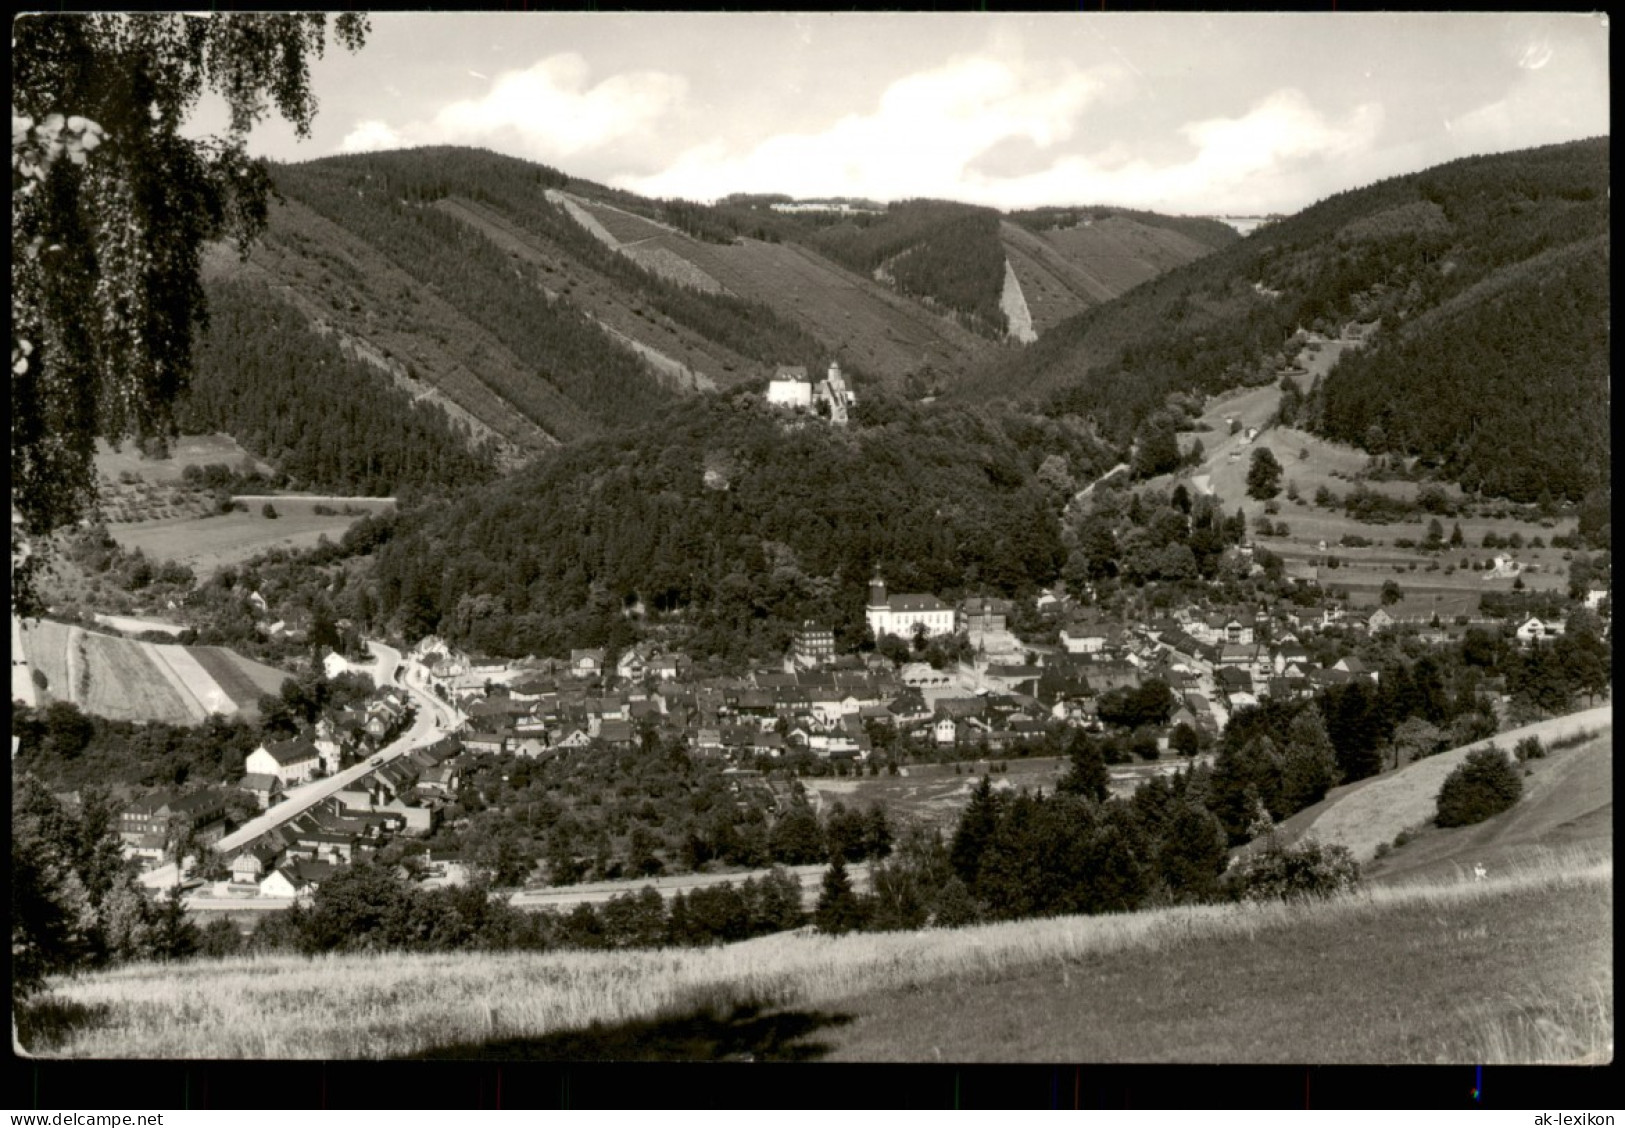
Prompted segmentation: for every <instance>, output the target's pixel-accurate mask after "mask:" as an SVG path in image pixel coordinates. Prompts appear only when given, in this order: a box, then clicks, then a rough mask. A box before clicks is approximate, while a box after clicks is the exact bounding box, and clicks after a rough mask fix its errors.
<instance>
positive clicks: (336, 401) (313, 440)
mask: <svg viewBox="0 0 1625 1128" xmlns="http://www.w3.org/2000/svg"><path fill="white" fill-rule="evenodd" d="M208 295H209V314H210V316H209V326H208V328H207V330H206V331H205V332H204V333H202V334H201V335H200V336H199V338H198V342H197V346H196V348H195V350H194V361H195V365H196V367H195V370H194V373H193V377H192V383H191V386H190V388H189V390H188V392H187V394H186V395H185V396H184V397H183V398H182V399H181V401H180V403H179V404H178V405H177V407H176V417H177V421H178V422H179V424H180V427H181V430H182V431H183V432H185V433H188V434H204V433H208V432H211V431H223V432H226V433H228V434H230V435H232V436H233V437H235V438H236V439H237V440H238V441H239V442H240V443H242V444H243V446H245V447H246V448H247V449H248V450H250V451H252V452H253V453H254V454H256V455H258V456H259V457H261V458H266V459H270V460H272V461H273V462H275V463H276V464H277V466H278V468H279V469H280V470H281V471H282V472H283V474H285V475H286V476H287V478H288V479H289V482H290V484H291V485H292V487H293V488H295V489H302V490H315V491H320V492H329V493H343V494H367V495H372V496H388V495H392V494H394V493H396V492H397V491H399V490H401V489H402V488H403V487H417V488H429V489H433V490H439V489H454V488H457V487H459V486H465V485H471V484H474V483H477V482H483V481H488V480H489V479H490V478H492V477H493V476H494V474H495V468H494V466H493V463H492V459H491V457H490V455H489V454H488V453H487V452H485V451H484V450H476V449H471V446H470V440H469V436H468V435H466V434H464V433H463V432H462V431H461V430H460V429H459V428H457V427H456V426H455V425H453V424H452V423H451V422H450V421H448V419H447V418H446V414H445V412H444V411H442V410H440V409H439V408H437V407H434V406H432V405H429V404H421V403H413V402H412V400H411V398H410V397H409V396H408V395H407V393H406V392H404V391H401V390H399V389H397V388H394V387H392V386H391V385H390V383H389V380H388V378H387V377H385V376H384V375H383V374H381V373H380V372H379V371H378V370H377V369H376V368H374V367H372V366H370V365H367V364H365V363H363V362H361V361H359V360H355V359H352V358H351V357H348V356H346V355H345V354H344V353H343V352H342V351H341V350H340V349H339V347H338V345H337V343H336V342H335V341H334V340H332V338H330V337H323V336H320V335H318V334H317V333H316V332H314V331H313V330H312V329H311V328H310V327H309V326H308V325H307V324H306V323H305V321H304V319H303V318H302V317H301V316H300V315H299V313H298V312H297V311H296V310H294V309H293V308H292V307H290V306H289V305H287V304H286V303H285V302H283V301H281V300H279V299H278V298H277V297H275V296H274V295H271V294H267V293H266V292H265V291H264V290H262V289H260V288H259V287H256V286H252V285H250V284H248V283H244V282H231V281H219V282H213V283H211V284H210V285H209V287H208Z"/></svg>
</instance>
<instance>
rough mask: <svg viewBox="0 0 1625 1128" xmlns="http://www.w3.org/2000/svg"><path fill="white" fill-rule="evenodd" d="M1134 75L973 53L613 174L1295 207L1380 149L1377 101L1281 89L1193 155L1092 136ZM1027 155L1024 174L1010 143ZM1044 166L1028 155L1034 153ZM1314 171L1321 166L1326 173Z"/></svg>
mask: <svg viewBox="0 0 1625 1128" xmlns="http://www.w3.org/2000/svg"><path fill="white" fill-rule="evenodd" d="M1129 85H1131V82H1130V80H1129V76H1128V72H1127V71H1126V70H1125V69H1124V68H1121V67H1106V68H1101V69H1097V70H1092V71H1087V72H1085V71H1081V70H1079V69H1077V68H1076V67H1074V66H1071V65H1067V64H1063V65H1061V66H1059V67H1055V68H1048V69H1045V68H1040V67H1033V66H1024V65H1023V66H1011V65H1008V64H1006V63H1004V62H1002V61H1000V60H998V59H996V58H990V57H966V58H959V59H955V60H953V61H951V62H950V63H948V64H947V65H945V66H943V67H940V68H938V69H935V70H931V71H927V72H923V73H920V74H915V75H911V76H909V77H907V78H904V79H901V80H899V81H898V82H896V83H894V84H892V85H891V86H890V87H888V88H887V89H886V90H885V92H884V93H883V94H882V95H881V96H880V98H879V100H878V102H877V104H876V106H875V108H874V109H873V110H872V111H871V112H868V113H862V114H851V115H848V116H846V117H843V118H841V119H839V120H838V121H836V122H834V123H833V124H831V125H830V126H829V127H828V128H827V129H825V130H824V131H822V132H820V133H815V134H791V135H784V136H779V137H773V138H770V139H768V140H766V141H763V142H761V143H760V144H758V145H757V146H756V147H754V148H753V149H751V150H750V151H748V152H744V153H739V152H733V151H730V149H729V147H728V146H727V145H726V144H725V143H724V142H722V141H715V140H713V141H710V142H707V143H705V144H703V145H699V146H696V147H694V148H692V149H690V150H688V151H687V152H685V153H683V154H682V155H681V156H680V157H679V158H678V159H677V160H676V161H675V162H674V163H673V164H672V165H670V166H669V167H668V168H666V169H665V170H664V171H662V172H658V173H655V174H653V175H649V176H641V177H639V176H622V177H620V178H618V179H617V180H616V181H615V183H616V184H617V185H618V186H620V187H623V188H628V189H630V190H632V191H636V192H641V193H645V194H648V195H656V196H686V197H689V198H692V199H715V198H717V197H719V196H722V195H725V194H727V193H729V192H788V193H790V194H793V195H798V196H868V197H872V198H876V199H901V198H906V197H910V196H935V197H946V198H952V199H960V200H966V201H969V202H976V203H983V204H988V205H991V206H994V207H1000V208H1006V209H1009V208H1021V207H1037V206H1042V205H1046V204H1061V203H1069V202H1072V203H1091V202H1108V203H1125V204H1128V203H1132V204H1137V205H1139V206H1145V207H1160V208H1165V209H1168V210H1174V211H1193V212H1213V211H1216V210H1219V209H1220V208H1221V207H1223V208H1245V209H1246V210H1259V211H1263V210H1270V209H1272V208H1277V207H1287V206H1299V203H1300V202H1301V200H1302V199H1303V193H1304V192H1306V191H1307V192H1309V193H1311V195H1310V197H1309V198H1313V196H1314V195H1315V194H1321V193H1319V192H1317V191H1316V190H1317V189H1318V188H1319V187H1320V185H1321V183H1323V182H1330V183H1338V184H1339V185H1340V186H1341V185H1342V184H1343V183H1346V166H1344V167H1340V168H1338V169H1337V170H1336V171H1335V172H1334V173H1332V174H1331V175H1327V171H1328V169H1329V167H1330V166H1333V165H1339V166H1343V165H1344V162H1346V161H1348V160H1351V159H1354V158H1357V157H1358V156H1360V155H1362V154H1365V153H1367V152H1369V151H1370V150H1371V148H1372V147H1373V145H1374V144H1375V141H1376V138H1377V134H1378V132H1379V130H1380V128H1381V124H1382V110H1381V107H1380V106H1378V105H1376V104H1375V103H1368V104H1365V105H1361V106H1358V107H1356V108H1355V109H1354V110H1352V111H1351V112H1350V113H1348V114H1347V115H1345V116H1344V117H1343V118H1342V119H1341V120H1333V119H1331V118H1329V117H1328V116H1326V115H1325V114H1323V113H1321V112H1319V111H1318V110H1317V109H1316V108H1315V107H1314V106H1313V105H1312V104H1311V103H1310V101H1309V99H1308V98H1307V97H1306V96H1305V95H1304V94H1303V93H1302V92H1301V91H1298V90H1296V89H1283V90H1278V91H1276V92H1274V93H1272V94H1270V95H1269V96H1268V97H1265V98H1263V99H1262V100H1260V101H1258V102H1257V103H1255V104H1254V105H1253V106H1251V107H1250V108H1249V109H1248V110H1247V111H1246V112H1245V113H1243V114H1241V115H1239V116H1235V117H1213V118H1206V119H1202V120H1199V121H1193V122H1190V123H1188V124H1186V125H1185V126H1183V127H1182V128H1181V129H1180V131H1179V132H1180V135H1181V136H1182V137H1183V139H1184V142H1185V146H1186V149H1187V151H1188V154H1189V155H1188V156H1185V157H1184V158H1183V159H1179V158H1175V159H1172V160H1163V161H1160V162H1158V161H1152V160H1147V159H1144V158H1139V157H1135V156H1134V155H1132V154H1133V147H1132V146H1128V145H1124V144H1123V143H1121V142H1117V143H1114V144H1111V145H1109V146H1103V147H1101V148H1100V149H1098V150H1097V151H1093V152H1091V151H1088V150H1087V149H1085V148H1084V147H1083V145H1084V142H1085V141H1086V140H1087V134H1088V120H1087V119H1088V114H1089V112H1090V111H1091V110H1093V109H1096V108H1099V107H1101V106H1102V105H1103V104H1104V103H1105V102H1106V101H1107V99H1108V98H1110V99H1111V100H1112V101H1119V100H1120V96H1121V95H1122V93H1123V91H1124V90H1125V88H1126V87H1127V86H1129ZM1017 152H1022V153H1024V154H1025V156H1024V158H1023V159H1022V160H1021V166H1020V167H1021V168H1023V169H1024V170H1025V171H1023V172H1020V173H1017V172H1015V171H1014V169H1012V170H1011V171H1010V172H1008V173H1001V171H1000V164H1001V160H1000V154H1001V153H1011V154H1013V153H1017ZM1035 161H1036V163H1038V164H1040V165H1041V166H1042V167H1040V168H1037V169H1034V168H1033V165H1034V163H1035ZM1317 174H1318V176H1317Z"/></svg>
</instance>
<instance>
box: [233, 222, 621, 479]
mask: <svg viewBox="0 0 1625 1128" xmlns="http://www.w3.org/2000/svg"><path fill="white" fill-rule="evenodd" d="M204 277H205V279H208V278H212V277H233V278H241V279H244V280H246V281H250V282H255V283H258V284H263V285H266V286H269V287H271V288H272V289H273V290H274V291H275V292H276V293H277V295H278V296H279V297H281V298H283V299H284V300H286V301H288V302H291V303H292V304H293V305H294V306H295V307H296V308H297V309H298V310H299V311H300V312H301V313H303V314H304V315H305V316H306V318H307V319H308V320H309V322H310V324H311V325H312V326H314V327H316V328H317V329H318V330H321V331H327V332H333V333H337V334H338V335H339V336H340V338H341V340H343V341H344V342H345V343H346V344H348V345H350V346H351V347H352V348H353V349H354V350H355V351H356V354H357V355H358V356H359V357H360V358H361V359H363V360H367V361H368V362H370V363H372V364H374V365H375V366H377V367H379V368H380V369H382V370H384V371H387V372H388V373H389V375H390V377H391V379H393V380H394V381H395V382H396V383H397V384H399V385H400V386H402V387H403V388H405V389H407V390H408V391H410V392H412V393H413V394H414V395H420V396H422V397H424V398H425V399H429V400H431V401H432V402H435V403H438V404H439V405H440V406H442V407H444V408H445V409H446V410H447V411H448V412H449V413H451V414H452V415H453V416H454V417H455V418H457V419H459V420H462V421H464V422H466V423H469V424H470V426H471V427H472V428H473V429H474V433H475V436H476V437H478V438H495V439H497V440H499V441H500V442H502V443H504V444H506V445H507V446H509V447H510V448H512V449H515V450H519V451H535V450H540V449H545V448H547V447H549V446H551V445H553V442H554V440H555V438H565V439H568V438H572V437H575V436H576V435H578V434H581V433H584V432H585V431H587V430H589V429H590V427H589V424H588V421H587V420H586V418H585V417H584V416H583V414H582V413H581V411H580V410H579V409H578V408H576V407H575V405H573V404H571V403H570V402H569V401H568V400H565V399H564V398H563V397H562V396H559V395H558V394H557V392H556V391H553V390H552V389H550V387H549V386H548V385H547V384H546V382H545V381H542V380H538V379H537V378H536V375H535V373H534V371H532V370H531V369H530V368H529V367H528V366H526V365H525V364H524V363H522V362H521V361H520V360H519V358H518V357H516V356H514V355H513V353H512V352H511V351H510V350H508V349H507V348H505V347H504V346H503V345H502V344H501V342H499V341H497V340H495V339H494V338H493V337H492V336H491V334H490V333H487V332H486V331H484V330H483V329H482V328H481V327H480V326H478V325H475V324H473V323H471V322H470V321H469V319H468V318H466V317H464V316H463V315H462V313H461V312H460V311H458V310H457V309H456V308H454V307H453V306H452V305H451V304H450V303H449V302H447V301H446V300H445V299H443V298H441V297H440V296H438V295H437V294H435V293H434V291H433V290H431V289H429V288H428V287H426V286H423V285H422V284H420V283H419V282H418V281H417V280H416V279H415V278H414V277H412V276H411V275H410V274H408V273H407V272H406V271H405V270H403V269H401V268H400V267H398V266H396V265H395V264H394V263H393V262H391V261H390V260H389V259H388V257H386V256H385V255H383V254H380V253H379V252H378V251H377V250H375V249H374V248H373V247H371V246H370V245H369V244H368V243H367V242H366V241H365V240H363V239H361V238H358V237H357V236H356V235H354V234H352V233H350V232H349V231H346V230H345V229H344V228H343V227H342V226H340V225H339V224H337V223H334V222H333V221H332V220H330V219H328V218H327V217H326V216H323V215H321V214H319V213H317V212H316V211H315V210H314V209H312V208H310V207H308V206H306V205H305V204H302V203H300V202H299V201H297V200H287V201H286V202H284V203H282V204H279V205H277V206H275V207H273V208H272V210H271V226H270V227H269V229H268V230H267V231H266V233H265V235H264V237H263V238H261V239H260V240H259V242H257V243H256V244H255V245H254V250H253V252H252V254H251V255H250V256H249V260H248V262H247V263H241V262H239V261H238V259H237V257H236V256H235V255H234V254H232V253H231V252H230V251H229V249H227V248H215V249H214V250H213V252H212V253H211V254H210V255H209V256H208V257H207V258H206V259H205V261H204ZM362 297H370V299H371V300H369V301H367V302H366V303H363V302H362V301H361V300H359V299H360V298H362Z"/></svg>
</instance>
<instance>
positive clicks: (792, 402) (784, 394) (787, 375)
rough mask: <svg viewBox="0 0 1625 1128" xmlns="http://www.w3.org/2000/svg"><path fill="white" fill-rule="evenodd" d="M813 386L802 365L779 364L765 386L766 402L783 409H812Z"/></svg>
mask: <svg viewBox="0 0 1625 1128" xmlns="http://www.w3.org/2000/svg"><path fill="white" fill-rule="evenodd" d="M812 397H813V386H812V381H810V380H808V379H807V369H806V368H805V367H803V366H802V365H799V364H796V365H787V364H781V365H780V366H779V369H778V371H777V372H775V373H773V379H772V380H771V381H769V382H768V385H767V402H768V403H776V404H781V405H783V406H785V407H799V408H810V407H812Z"/></svg>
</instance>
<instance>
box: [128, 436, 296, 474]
mask: <svg viewBox="0 0 1625 1128" xmlns="http://www.w3.org/2000/svg"><path fill="white" fill-rule="evenodd" d="M211 464H219V465H222V466H226V467H229V468H230V469H232V470H234V471H235V470H239V469H241V468H243V467H244V466H245V465H248V464H252V465H253V466H254V467H255V468H256V469H258V470H260V471H268V470H270V469H271V465H270V463H268V462H264V461H262V460H260V459H257V458H255V457H254V456H253V455H251V454H249V453H248V452H247V451H246V450H244V449H243V448H242V447H241V446H240V445H238V443H237V441H236V440H235V439H233V438H232V437H231V436H230V435H182V436H181V437H180V438H179V439H176V440H175V442H174V444H173V445H172V446H171V448H170V451H169V457H168V458H147V457H146V456H145V455H143V454H142V453H141V451H140V450H139V449H138V448H137V447H136V445H135V444H134V443H125V444H123V446H122V448H121V449H119V450H114V449H113V446H112V444H111V443H109V442H107V440H105V439H97V440H96V473H97V475H98V476H100V477H102V478H104V479H112V480H113V481H118V480H119V478H120V476H121V475H124V476H129V477H135V478H140V479H141V480H142V481H146V482H179V481H181V478H182V475H183V474H185V472H186V468H187V467H188V466H209V465H211Z"/></svg>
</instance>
